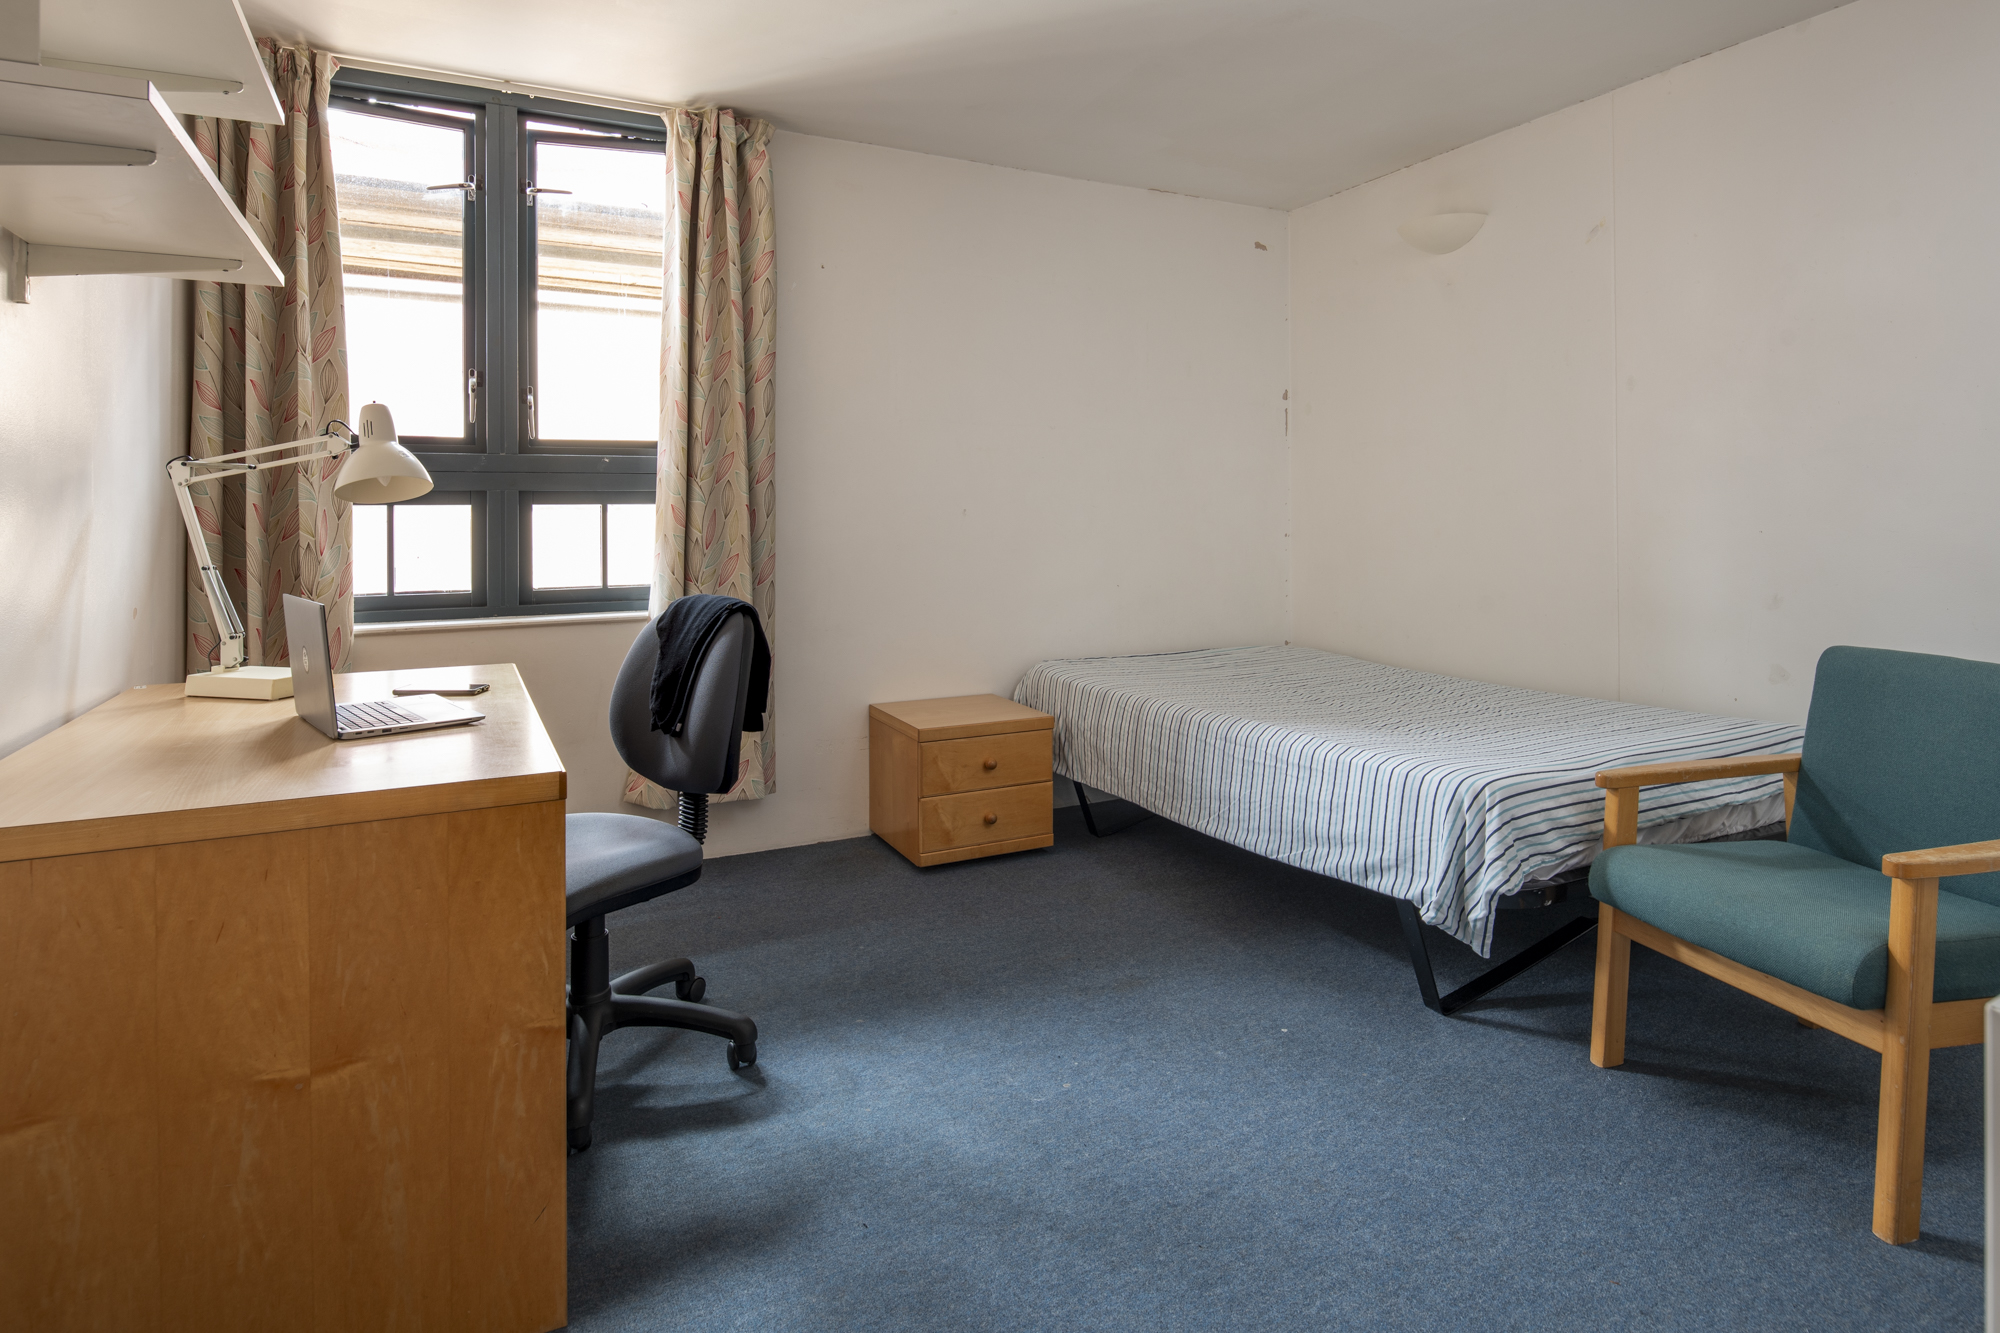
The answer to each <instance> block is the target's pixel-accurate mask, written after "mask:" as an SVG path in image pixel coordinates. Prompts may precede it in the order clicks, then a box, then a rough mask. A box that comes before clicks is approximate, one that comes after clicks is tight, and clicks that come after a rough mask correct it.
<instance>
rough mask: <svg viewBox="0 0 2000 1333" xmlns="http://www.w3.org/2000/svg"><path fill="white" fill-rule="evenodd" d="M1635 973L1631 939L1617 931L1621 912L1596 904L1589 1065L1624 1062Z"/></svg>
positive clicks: (1610, 1065) (1604, 1066) (1612, 1065)
mask: <svg viewBox="0 0 2000 1333" xmlns="http://www.w3.org/2000/svg"><path fill="white" fill-rule="evenodd" d="M1631 971H1632V937H1631V936H1630V935H1627V934H1625V933H1624V932H1622V931H1620V930H1619V929H1618V909H1617V908H1615V907H1613V906H1612V905H1611V904H1610V903H1599V904H1598V905H1597V984H1596V987H1595V988H1594V993H1593V994H1592V996H1591V1005H1590V1063H1592V1064H1594V1065H1596V1066H1597V1067H1598V1068H1599V1069H1614V1068H1616V1067H1617V1066H1619V1065H1622V1064H1624V1063H1625V988H1626V983H1627V981H1628V980H1629V978H1630V976H1631Z"/></svg>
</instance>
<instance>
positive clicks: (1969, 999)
mask: <svg viewBox="0 0 2000 1333" xmlns="http://www.w3.org/2000/svg"><path fill="white" fill-rule="evenodd" d="M1755 773H1782V774H1783V775H1784V778H1785V822H1786V829H1787V831H1786V840H1785V841H1784V842H1737V843H1722V844H1708V845H1694V846H1670V847H1640V846H1636V845H1634V843H1635V835H1636V833H1637V830H1638V816H1639V792H1640V790H1641V789H1642V788H1644V787H1652V786H1661V785H1667V784H1672V783H1680V782H1699V781H1702V780H1704V779H1708V778H1721V777H1735V776H1742V775H1746V774H1755ZM1597 785H1598V786H1600V787H1602V788H1604V846H1605V851H1604V853H1603V855H1601V856H1599V857H1598V858H1597V861H1596V863H1595V864H1594V865H1593V866H1592V867H1591V870H1590V891H1591V895H1592V896H1593V897H1595V898H1596V899H1597V901H1598V915H1597V983H1596V992H1595V995H1594V997H1593V1011H1592V1015H1591V1030H1590V1059H1591V1062H1592V1063H1593V1064H1596V1065H1598V1066H1599V1067H1601V1068H1605V1069H1609V1068H1612V1067H1613V1066H1615V1065H1618V1064H1621V1063H1623V1061H1624V1059H1625V996H1626V978H1627V970H1628V968H1629V966H1630V960H1631V956H1632V945H1633V943H1634V942H1635V941H1636V942H1637V943H1640V944H1643V945H1645V946H1646V947H1647V948H1649V949H1653V950H1655V951H1657V952H1659V953H1663V954H1665V955H1667V956H1668V957H1669V958H1672V959H1675V960H1676V961H1678V962H1682V963H1685V964H1687V965H1688V966H1690V967H1693V968H1696V969H1698V970H1700V971H1702V972H1706V973H1707V974H1708V975H1710V976H1712V977H1714V978H1716V979H1717V980H1718V981H1723V982H1726V983H1728V984H1729V985H1731V986H1734V987H1736V988H1737V989H1739V990H1743V991H1747V992H1749V993H1750V994H1752V995H1755V996H1757V997H1758V998H1759V999H1762V1000H1767V1001H1769V1002H1770V1003H1772V1004H1775V1005H1777V1006H1778V1007H1779V1008H1781V1009H1785V1010H1788V1011H1790V1012H1791V1013H1793V1014H1795V1015H1797V1016H1798V1018H1799V1019H1800V1020H1801V1021H1803V1022H1805V1023H1806V1024H1808V1025H1810V1026H1813V1027H1821V1028H1825V1029H1827V1030H1828V1031H1830V1032H1835V1033H1838V1034H1839V1035H1841V1036H1843V1037H1846V1038H1847V1039H1848V1040H1849V1041H1855V1042H1859V1043H1860V1044H1861V1045H1863V1046H1866V1047H1868V1048H1869V1049H1870V1050H1873V1051H1878V1052H1880V1053H1881V1056H1882V1086H1881V1112H1880V1118H1879V1122H1878V1126H1877V1131H1876V1148H1875V1223H1874V1225H1875V1234H1876V1235H1877V1236H1880V1237H1881V1238H1882V1239H1883V1240H1885V1241H1888V1242H1889V1243H1890V1244H1892V1245H1905V1244H1908V1243H1909V1242H1910V1241H1913V1240H1915V1239H1916V1238H1917V1221H1918V1216H1919V1213H1920V1211H1921V1209H1922V1203H1923V1180H1924V1102H1925V1098H1926V1095H1927V1093H1928V1091H1929V1084H1930V1053H1931V1052H1932V1051H1933V1050H1936V1049H1938V1048H1940V1047H1945V1046H1969V1045H1976V1044H1978V1043H1980V1042H1981V1041H1983V1040H1984V1024H1983V1021H1982V1018H1981V1011H1982V1010H1983V1008H1984V1006H1985V1003H1986V1001H1987V1000H1988V999H1989V998H1990V997H1992V996H1994V995H1996V994H2000V840H1994V841H1975V840H1976V839H2000V665H1996V664H1994V663H1990V662H1970V661H1965V660H1963V659H1960V658H1956V657H1933V656H1928V655H1926V654H1922V653H1899V652H1889V651H1886V650H1882V649H1875V648H1829V649H1827V650H1826V652H1825V653H1824V654H1822V655H1821V657H1820V659H1819V668H1818V671H1817V673H1816V674H1815V675H1814V678H1813V695H1812V705H1811V708H1810V710H1809V711H1808V713H1807V716H1806V736H1805V745H1804V747H1803V753H1802V754H1795V755H1753V756H1747V757H1743V758H1734V759H1707V760H1696V761H1691V762H1688V763H1684V764H1651V765H1646V766H1643V767H1638V768H1617V769H1609V770H1607V771H1605V772H1602V773H1599V774H1598V775H1597ZM1946 880H1948V881H1949V883H1950V888H1949V889H1946V888H1943V887H1940V881H1946Z"/></svg>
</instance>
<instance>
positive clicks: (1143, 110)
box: [243, 0, 1837, 208]
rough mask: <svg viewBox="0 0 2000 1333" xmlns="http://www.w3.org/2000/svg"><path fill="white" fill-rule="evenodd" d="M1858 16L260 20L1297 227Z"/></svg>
mask: <svg viewBox="0 0 2000 1333" xmlns="http://www.w3.org/2000/svg"><path fill="white" fill-rule="evenodd" d="M1835 3H1837V0H1319V2H1318V3H1314V2H1312V0H1232V2H1224V0H978V2H977V3H974V2H972V0H651V2H649V0H243V9H244V12H245V14H246V16H247V17H248V18H249V20H250V26H251V28H252V30H253V31H255V32H257V33H259V34H268V35H276V36H281V37H286V38H304V39H306V40H308V41H310V42H312V43H313V44H314V45H316V46H320V47H324V48H327V49H330V50H334V51H337V52H341V53H343V54H348V55H354V56H365V57H370V58H373V59H376V60H382V61H391V62H395V63H399V64H408V65H417V66H424V67H428V68H433V69H445V70H453V71H457V72H459V73H464V74H472V75H483V76H489V77H493V78H497V79H506V80H512V81H516V82H522V83H533V84H541V85H546V86H550V87H556V88H567V89H572V90H575V91H579V92H589V93H596V94H599V95H603V96H609V97H620V98H629V99H634V100H639V101H648V102H670V103H707V102H717V103H721V104H724V105H727V106H733V107H736V108H738V109H740V110H743V111H747V112H750V113H752V114H755V115H760V116H764V117H766V118H768V119H770V120H772V121H774V122H776V123H777V125H778V126H779V127H780V128H782V129H790V130H798V131H801V132H803V133H807V134H820V135H827V136H829V137H832V138H836V139H852V140H857V141H859V142H862V143H871V144H881V145H885V146H888V147H892V148H908V149H913V150H915V151H917V152H923V153H937V154H941V155H943V156H946V157H957V158H966V159H970V160H972V161H976V162H990V163H995V164H998V165H1002V166H1010V167H1021V168H1024V169H1027V170H1030V171H1046V172H1053V173H1055V174H1057V175H1062V176H1077V177H1082V178H1084V179H1088V180H1098V181H1110V182H1114V183H1117V184H1122V185H1138V186H1145V187H1148V188H1152V189H1159V190H1172V191H1175V192H1178V193H1182V194H1193V195H1202V196H1206V197H1209V198H1214V199H1229V200H1235V201H1237V202H1240V203H1248V204H1262V205H1266V206H1269V207H1276V208H1292V207H1296V206H1298V205H1300V204H1305V203H1310V202H1312V201H1313V200H1315V199H1321V198H1324V197H1326V196H1327V195H1329V194H1332V193H1334V192H1336V191H1338V190H1342V189H1345V188H1347V187H1348V186H1350V185H1356V184H1359V183H1360V182H1362V181H1365V180H1369V179H1372V178H1373V177H1376V176H1380V175H1382V174H1384V173H1386V172H1390V171H1394V170H1396V169H1397V168H1399V167H1404V166H1408V165H1409V164H1410V163H1412V162H1418V161H1422V160H1423V159H1424V158H1426V157H1430V156H1433V155H1435V154H1437V153H1440V152H1443V151H1445V150H1447V149H1451V148H1455V147H1457V146H1459V145H1460V144H1465V143H1470V142H1472V141H1473V140H1475V139H1480V138H1483V137H1485V136H1486V135H1488V134H1492V133H1494V132H1495V131H1498V130H1502V129H1505V128H1507V127H1508V126H1511V125H1518V124H1521V123H1522V122H1524V121H1528V120H1532V119H1534V118H1535V117H1536V116H1539V115H1543V114H1545V113H1547V112H1550V111H1554V110H1556V109H1558V108H1559V107H1563V106H1567V105H1569V104H1570V103H1572V102H1577V101H1581V100H1583V99H1585V98H1588V97H1593V96H1595V95H1597V94H1598V93H1602V92H1606V91H1609V90H1610V89H1612V88H1616V87H1619V86H1620V85H1622V84H1626V83H1629V82H1631V81H1632V80H1634V79H1638V78H1643V77H1645V76H1646V75H1648V74H1655V73H1658V72H1659V71H1661V70H1664V69H1669V68H1671V67H1672V66H1674V65H1677V64H1680V63H1681V62H1683V61H1686V60H1691V59H1693V58H1694V57H1696V56H1700V55H1704V54H1706V53H1708V52H1710V51H1715V50H1719V49H1721V48H1722V47H1725V46H1731V45H1734V44H1735V43H1737V42H1740V41H1743V40H1745V39H1747V38H1750V37H1755V36H1758V35H1760V34H1762V33H1766V32H1770V31H1773V30H1775V29H1777V28H1781V27H1784V26H1785V25H1787V24H1790V23H1795V22H1798V21H1799V20H1801V19H1804V18H1807V17H1809V16H1811V15H1813V14H1817V13H1820V12H1822V11H1825V10H1828V9H1832V8H1834V5H1835Z"/></svg>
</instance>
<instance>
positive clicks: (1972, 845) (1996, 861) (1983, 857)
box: [1882, 840, 2000, 879]
mask: <svg viewBox="0 0 2000 1333" xmlns="http://www.w3.org/2000/svg"><path fill="white" fill-rule="evenodd" d="M1989 870H2000V840H1996V841H1993V842H1965V843H1960V844H1959V845H1958V846H1956V847H1930V848H1926V849H1925V850H1923V851H1921V852H1891V853H1889V855H1887V856H1885V857H1883V858H1882V873H1883V874H1885V875H1887V876H1888V877H1889V878H1891V879H1943V878H1944V877H1946V876H1947V875H1983V874H1985V873H1986V872H1987V871H1989Z"/></svg>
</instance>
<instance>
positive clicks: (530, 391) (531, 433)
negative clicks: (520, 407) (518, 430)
mask: <svg viewBox="0 0 2000 1333" xmlns="http://www.w3.org/2000/svg"><path fill="white" fill-rule="evenodd" d="M522 394H523V396H524V397H525V398H526V399H527V403H528V438H529V439H531V440H532V439H536V438H538V437H537V436H536V434H535V390H534V387H533V386H532V385H531V386H529V387H528V388H526V389H524V390H522Z"/></svg>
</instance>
